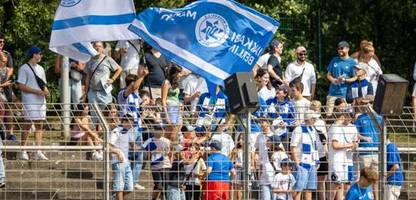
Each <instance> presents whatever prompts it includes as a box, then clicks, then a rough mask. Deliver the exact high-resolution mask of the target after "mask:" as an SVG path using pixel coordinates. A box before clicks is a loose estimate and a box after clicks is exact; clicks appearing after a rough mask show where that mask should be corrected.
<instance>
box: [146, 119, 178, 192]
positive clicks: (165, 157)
mask: <svg viewBox="0 0 416 200" xmlns="http://www.w3.org/2000/svg"><path fill="white" fill-rule="evenodd" d="M153 130H154V136H153V137H152V138H149V139H147V140H146V141H145V142H144V144H143V148H144V149H145V150H147V151H148V152H147V153H149V154H150V168H151V170H152V177H153V182H154V188H153V195H152V199H159V197H160V195H163V196H162V198H163V197H164V194H162V193H163V191H166V190H167V185H166V180H165V179H166V177H167V175H168V174H167V173H168V172H169V169H170V168H172V163H171V161H170V158H169V154H170V140H169V139H167V138H165V137H163V134H164V129H163V127H162V126H161V125H155V126H154V127H153ZM163 199H164V198H163Z"/></svg>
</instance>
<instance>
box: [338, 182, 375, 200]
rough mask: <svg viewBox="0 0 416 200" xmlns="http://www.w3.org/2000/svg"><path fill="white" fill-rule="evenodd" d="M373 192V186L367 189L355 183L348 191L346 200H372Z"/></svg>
mask: <svg viewBox="0 0 416 200" xmlns="http://www.w3.org/2000/svg"><path fill="white" fill-rule="evenodd" d="M372 199H374V198H373V190H372V189H371V185H370V186H368V187H366V188H361V187H360V186H358V183H354V185H352V186H351V188H350V189H349V190H348V192H347V195H346V196H345V200H372Z"/></svg>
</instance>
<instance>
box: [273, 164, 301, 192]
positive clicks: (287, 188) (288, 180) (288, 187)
mask: <svg viewBox="0 0 416 200" xmlns="http://www.w3.org/2000/svg"><path fill="white" fill-rule="evenodd" d="M280 166H281V168H282V171H281V172H280V173H278V174H276V175H275V176H274V178H273V184H272V188H273V193H276V199H277V200H292V199H293V195H292V193H293V186H294V185H295V183H296V180H295V177H294V176H293V175H292V162H291V161H290V160H289V158H285V159H283V160H282V161H281V163H280Z"/></svg>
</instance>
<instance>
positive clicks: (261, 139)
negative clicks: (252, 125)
mask: <svg viewBox="0 0 416 200" xmlns="http://www.w3.org/2000/svg"><path fill="white" fill-rule="evenodd" d="M271 134H272V133H270V134H269V135H264V133H260V134H259V135H258V136H257V139H256V143H255V145H254V147H255V148H256V149H257V151H258V154H259V162H258V166H260V164H261V163H268V162H269V155H268V154H267V146H266V145H267V137H269V136H271Z"/></svg>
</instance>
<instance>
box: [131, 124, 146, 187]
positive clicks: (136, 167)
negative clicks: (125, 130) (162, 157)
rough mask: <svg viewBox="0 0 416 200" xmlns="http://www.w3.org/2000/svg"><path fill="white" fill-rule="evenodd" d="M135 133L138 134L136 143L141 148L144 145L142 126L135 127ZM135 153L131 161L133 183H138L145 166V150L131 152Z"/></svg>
mask: <svg viewBox="0 0 416 200" xmlns="http://www.w3.org/2000/svg"><path fill="white" fill-rule="evenodd" d="M134 133H135V134H136V145H137V147H138V148H139V149H140V147H141V146H142V145H143V135H142V131H141V130H140V128H139V127H138V126H137V127H135V131H134ZM130 153H133V155H134V156H132V157H133V160H132V161H131V169H132V170H133V184H138V183H139V181H140V173H141V172H142V167H143V150H141V149H140V150H139V151H138V152H130Z"/></svg>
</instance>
